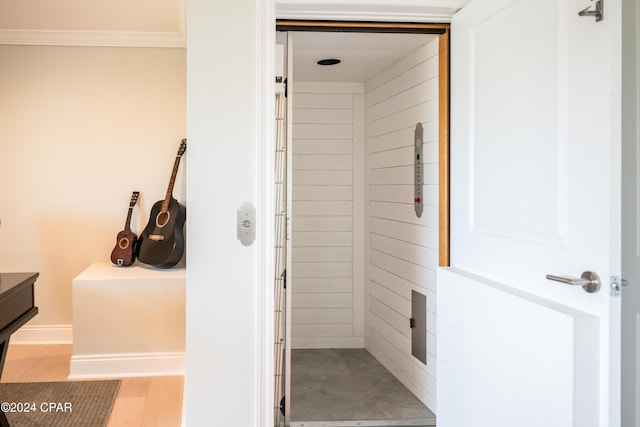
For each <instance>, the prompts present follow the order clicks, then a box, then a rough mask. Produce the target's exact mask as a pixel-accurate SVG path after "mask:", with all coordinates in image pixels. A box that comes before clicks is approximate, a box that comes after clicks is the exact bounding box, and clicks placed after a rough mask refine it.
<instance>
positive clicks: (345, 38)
mask: <svg viewBox="0 0 640 427" xmlns="http://www.w3.org/2000/svg"><path fill="white" fill-rule="evenodd" d="M436 37H437V36H436V35H431V34H391V33H351V32H326V33H325V32H316V31H307V32H295V33H293V35H292V39H293V42H292V43H293V79H294V80H295V81H313V82H328V81H334V82H335V81H337V82H365V81H367V80H368V79H369V78H371V77H373V76H375V75H376V74H378V73H380V72H381V71H383V70H385V69H387V68H389V67H390V66H391V65H393V64H394V63H396V62H397V61H399V60H400V59H402V58H404V57H406V56H407V55H409V54H410V53H411V52H413V51H415V50H416V49H418V48H420V47H422V46H424V45H425V44H427V43H428V42H430V41H432V40H433V39H434V38H436ZM325 58H335V59H340V60H341V61H342V62H341V63H340V64H338V65H331V66H323V65H318V64H317V61H318V60H320V59H325Z"/></svg>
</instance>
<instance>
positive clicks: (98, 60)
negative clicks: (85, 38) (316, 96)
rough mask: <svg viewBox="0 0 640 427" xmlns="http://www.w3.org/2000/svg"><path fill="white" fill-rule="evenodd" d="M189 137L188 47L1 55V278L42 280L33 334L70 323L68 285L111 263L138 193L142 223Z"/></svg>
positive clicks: (41, 49) (4, 49)
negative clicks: (18, 274)
mask: <svg viewBox="0 0 640 427" xmlns="http://www.w3.org/2000/svg"><path fill="white" fill-rule="evenodd" d="M185 132H186V50H185V49H162V48H106V47H101V48H89V47H46V46H6V45H5V46H0V137H1V138H2V139H1V140H0V200H1V201H0V220H1V221H2V225H1V226H0V271H38V272H40V278H39V280H38V282H37V284H36V304H37V305H38V306H39V308H40V314H39V315H38V316H37V317H36V318H35V319H34V320H32V321H31V322H30V324H29V325H31V327H32V328H33V327H34V325H35V326H38V325H49V326H51V325H55V326H61V327H62V328H68V327H69V326H70V325H71V323H72V316H71V304H72V301H71V281H72V280H73V278H74V277H75V276H76V275H78V274H79V273H80V272H82V271H83V270H84V269H85V268H86V267H87V266H89V265H90V264H91V263H93V262H96V261H108V260H109V256H110V253H111V249H112V248H113V246H114V244H115V236H116V234H117V232H118V231H119V230H121V229H122V228H123V226H124V222H125V219H126V213H127V208H128V204H129V199H130V196H131V192H132V191H133V190H138V191H140V192H141V200H140V202H139V205H138V206H139V209H140V211H138V209H136V210H135V211H134V215H133V221H132V228H133V229H134V231H140V230H141V229H142V228H143V227H144V226H145V225H146V221H147V217H148V212H149V210H150V208H151V205H152V204H153V202H155V201H156V200H158V199H162V198H164V195H165V192H166V189H167V185H168V181H169V176H170V173H171V168H172V166H173V161H174V159H175V155H176V150H177V148H178V144H179V142H180V139H181V138H184V137H185V136H186V135H185ZM185 164H186V159H185V158H183V162H182V165H181V170H180V173H179V174H178V181H177V183H176V187H175V190H174V195H175V196H176V197H177V198H178V199H180V200H184V199H185V196H186V195H185V194H184V183H183V179H182V177H183V176H184V170H185ZM42 329H45V330H46V327H45V328H42ZM45 335H46V334H45ZM69 336H70V335H69ZM42 337H43V338H44V335H42Z"/></svg>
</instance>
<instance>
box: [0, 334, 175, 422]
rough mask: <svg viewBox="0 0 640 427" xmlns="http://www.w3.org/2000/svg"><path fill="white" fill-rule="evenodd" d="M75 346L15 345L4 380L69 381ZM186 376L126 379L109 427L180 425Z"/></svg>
mask: <svg viewBox="0 0 640 427" xmlns="http://www.w3.org/2000/svg"><path fill="white" fill-rule="evenodd" d="M70 360H71V345H70V344H68V345H67V344H65V345H11V346H9V351H8V353H7V360H6V362H5V365H4V371H3V373H2V381H1V382H38V381H67V376H68V375H69V361H70ZM183 385H184V377H182V376H172V377H141V378H122V379H121V383H120V389H119V390H118V396H117V398H116V402H115V404H114V407H113V411H112V412H111V418H110V419H109V424H108V426H107V427H139V426H141V427H146V426H150V427H151V426H153V427H177V426H180V424H181V417H182V396H183V393H182V390H183Z"/></svg>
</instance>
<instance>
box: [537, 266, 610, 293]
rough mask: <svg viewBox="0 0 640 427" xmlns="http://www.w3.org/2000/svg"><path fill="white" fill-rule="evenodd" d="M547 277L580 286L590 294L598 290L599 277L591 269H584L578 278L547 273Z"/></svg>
mask: <svg viewBox="0 0 640 427" xmlns="http://www.w3.org/2000/svg"><path fill="white" fill-rule="evenodd" d="M547 279H549V280H553V281H556V282H560V283H566V284H567V285H573V286H582V289H584V290H585V292H589V293H590V294H591V293H594V292H598V291H599V290H600V278H599V277H598V275H597V274H596V273H594V272H593V271H585V272H584V273H582V276H581V277H580V278H579V279H578V278H577V277H566V276H554V275H553V274H547Z"/></svg>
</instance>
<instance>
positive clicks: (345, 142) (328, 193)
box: [292, 82, 364, 348]
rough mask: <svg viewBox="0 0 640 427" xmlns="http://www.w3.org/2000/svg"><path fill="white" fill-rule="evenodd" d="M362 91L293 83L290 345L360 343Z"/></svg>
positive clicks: (354, 86)
mask: <svg viewBox="0 0 640 427" xmlns="http://www.w3.org/2000/svg"><path fill="white" fill-rule="evenodd" d="M363 92H364V84H354V83H299V82H294V84H293V93H294V96H293V106H294V110H293V147H292V149H293V165H292V166H293V220H292V229H293V236H292V242H293V254H292V260H293V271H292V277H293V280H292V292H293V302H292V333H293V339H292V341H293V342H292V345H293V347H294V348H322V347H362V346H363V345H364V331H363V330H362V329H363V328H362V326H361V325H362V324H363V323H364V312H363V311H362V309H359V307H362V306H364V298H362V296H361V295H362V292H360V293H359V292H358V289H363V288H364V280H363V279H359V277H361V276H362V275H360V276H358V275H357V274H355V273H354V265H356V264H357V263H356V262H354V259H355V257H354V239H355V237H354V236H355V233H356V231H355V230H356V227H355V226H354V222H355V221H356V220H355V219H354V212H355V211H356V210H357V209H356V206H355V203H360V205H362V204H363V201H360V202H359V201H358V200H359V197H360V198H361V197H362V196H357V195H354V188H355V184H354V183H357V182H358V177H355V176H354V174H355V173H360V174H362V173H363V171H362V170H356V169H357V168H354V162H356V161H357V160H356V159H357V158H358V157H357V153H355V150H356V148H355V141H356V140H357V139H358V135H359V133H362V129H364V113H363V111H361V110H363V108H360V110H358V105H362V103H363V101H360V104H358V98H357V97H358V96H359V97H360V98H362V93H363ZM361 150H363V148H361ZM363 155H364V151H363V154H362V155H360V157H362V156H363ZM359 209H362V208H359ZM360 222H362V219H360ZM360 239H362V238H360ZM354 281H358V282H359V283H357V284H355V283H354ZM360 282H362V283H360ZM356 298H357V300H356ZM359 325H360V326H359Z"/></svg>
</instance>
